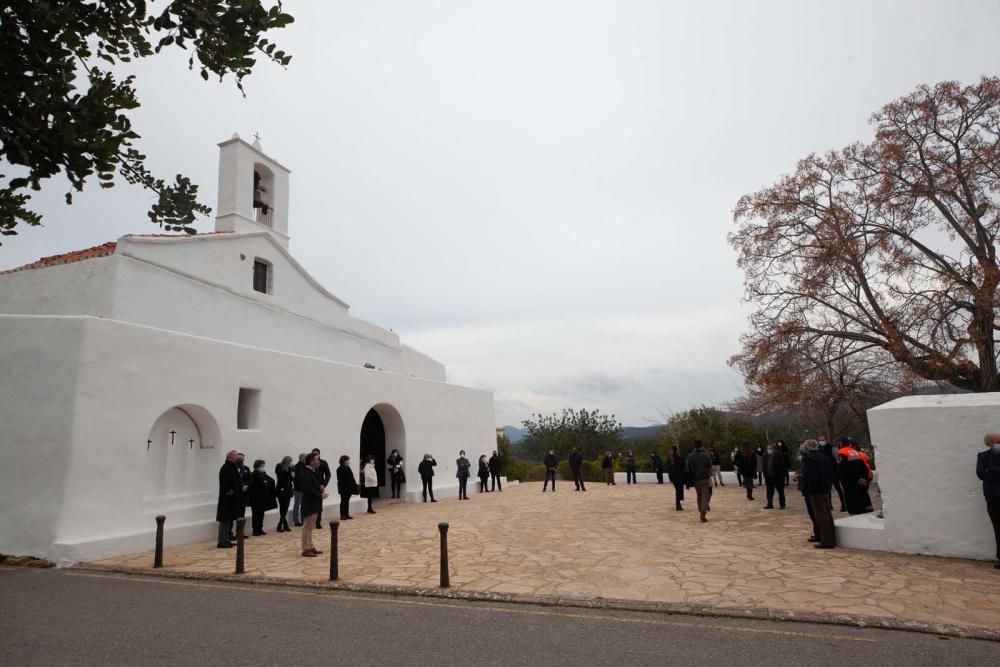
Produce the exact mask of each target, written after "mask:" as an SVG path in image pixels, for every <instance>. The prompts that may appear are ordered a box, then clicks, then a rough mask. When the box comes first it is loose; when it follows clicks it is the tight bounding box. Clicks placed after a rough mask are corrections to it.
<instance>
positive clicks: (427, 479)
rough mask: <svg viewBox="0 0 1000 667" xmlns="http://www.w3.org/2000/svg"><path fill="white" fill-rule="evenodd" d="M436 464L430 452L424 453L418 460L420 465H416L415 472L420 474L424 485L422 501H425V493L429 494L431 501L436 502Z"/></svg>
mask: <svg viewBox="0 0 1000 667" xmlns="http://www.w3.org/2000/svg"><path fill="white" fill-rule="evenodd" d="M437 464H438V462H437V461H435V460H434V457H433V456H431V455H430V454H424V458H423V460H422V461H420V465H418V466H417V474H419V475H420V481H421V483H423V485H424V490H423V494H424V502H425V503H426V502H427V494H428V493H429V494H430V495H431V502H432V503H436V502H437V501H436V500H434V466H436V465H437Z"/></svg>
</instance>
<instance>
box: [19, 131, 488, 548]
mask: <svg viewBox="0 0 1000 667" xmlns="http://www.w3.org/2000/svg"><path fill="white" fill-rule="evenodd" d="M219 146H220V151H221V156H220V165H219V201H218V207H217V216H218V217H217V218H216V226H215V232H214V233H208V234H197V235H193V236H187V235H158V234H134V235H127V236H123V237H122V238H120V239H118V240H117V241H115V242H109V243H105V244H104V245H101V246H97V247H95V248H89V249H87V250H81V251H78V252H72V253H67V254H64V255H58V256H55V257H48V258H45V259H42V260H39V261H38V262H35V263H33V264H28V265H26V266H23V267H20V268H17V269H12V270H9V271H4V272H0V378H2V382H0V456H2V459H0V460H2V461H3V463H2V465H0V553H6V554H18V555H20V554H30V555H35V556H41V557H45V558H48V559H50V560H53V561H56V562H57V563H71V562H75V561H80V560H89V559H94V558H100V557H106V556H112V555H118V554H124V553H133V552H139V551H145V550H149V549H151V548H152V545H153V535H154V532H155V521H154V517H155V516H156V515H158V514H164V515H165V516H166V517H167V522H166V541H167V543H168V544H180V543H184V542H191V541H195V540H202V539H211V538H212V537H213V536H214V534H215V533H214V530H215V527H216V524H215V523H214V519H215V509H216V499H217V489H218V471H219V467H220V465H221V464H222V462H223V459H224V457H225V453H226V452H227V451H228V450H232V449H235V450H239V451H242V452H245V453H246V457H247V464H248V465H250V464H251V463H252V462H253V460H254V459H257V458H260V459H264V460H265V461H266V462H267V467H268V472H269V473H271V474H273V469H274V465H275V464H276V463H277V462H278V461H279V460H280V459H281V457H282V456H284V455H286V454H287V455H290V456H292V457H293V458H295V457H297V455H298V454H299V453H301V452H306V451H309V450H310V449H312V448H313V447H319V448H320V449H321V450H322V454H323V458H325V459H327V460H328V461H329V462H330V464H331V468H335V467H336V464H337V458H338V457H339V456H340V455H341V454H347V455H349V456H350V457H351V466H352V468H353V470H354V472H355V474H357V470H358V464H359V459H360V458H361V456H362V455H363V454H366V453H368V452H372V453H374V455H375V457H376V461H377V462H380V463H381V464H382V465H380V466H379V469H380V483H387V482H386V480H384V479H383V477H384V473H385V466H384V462H385V458H386V456H387V453H388V452H389V451H391V450H392V449H393V448H396V449H398V450H399V451H400V452H401V454H402V455H403V457H404V462H405V473H406V478H407V483H406V485H405V486H404V489H403V495H404V498H405V499H406V500H408V501H413V500H416V499H417V498H418V497H419V495H420V479H419V475H418V474H417V464H418V463H419V461H420V458H421V457H422V456H423V454H424V453H431V454H432V455H434V456H435V457H436V459H437V461H438V466H437V470H436V473H437V475H436V477H435V486H436V487H439V488H441V489H442V490H446V489H447V488H448V487H454V486H456V485H457V481H456V479H455V459H456V458H457V452H458V451H459V450H460V449H465V450H466V451H467V452H468V453H469V456H470V458H474V457H475V456H478V455H479V454H480V453H489V452H490V451H492V450H493V449H494V448H495V430H494V429H495V419H494V412H493V396H492V394H491V393H489V392H487V391H480V390H476V389H469V388H466V387H459V386H456V385H452V384H448V382H447V381H446V377H445V369H444V366H443V365H442V364H441V363H439V362H437V361H435V360H434V359H431V358H430V357H427V356H426V355H424V354H421V353H420V352H418V351H417V350H414V349H413V348H410V347H407V346H406V345H404V344H402V343H401V342H400V340H399V336H398V335H396V334H395V333H393V332H391V331H389V330H386V329H383V328H382V327H379V326H376V325H374V324H371V323H368V322H365V321H362V320H359V319H356V318H354V317H352V316H351V313H350V307H349V306H348V304H347V303H345V302H344V301H343V300H341V299H340V298H338V297H337V296H335V295H334V294H332V293H330V292H329V291H327V290H326V289H324V287H323V286H322V285H320V284H319V283H318V282H316V280H315V279H313V278H312V277H311V276H310V275H309V274H308V273H307V272H306V271H305V270H304V269H303V268H302V266H300V265H299V264H298V263H297V262H296V261H295V259H294V258H293V257H292V256H291V255H290V254H289V252H288V239H289V237H288V231H289V230H288V176H289V171H288V170H287V169H286V168H285V167H283V166H282V165H281V164H279V163H278V162H276V161H275V160H273V159H272V158H270V157H268V156H267V155H265V154H264V153H263V152H262V151H261V149H260V146H259V145H257V144H255V145H250V144H248V143H247V142H245V141H243V140H241V139H240V138H239V137H237V136H234V137H233V138H232V139H230V140H228V141H225V142H223V143H221V144H220V145H219ZM470 486H472V485H470ZM382 495H383V497H386V496H388V487H386V488H385V489H384V490H383V494H382ZM337 500H338V499H337V497H336V495H335V494H332V495H331V498H330V499H329V500H328V501H327V503H328V510H327V512H326V513H325V514H329V515H330V516H331V517H332V514H333V513H336V502H337ZM357 502H360V501H357ZM330 503H332V505H330ZM248 516H249V511H248ZM268 523H270V520H269V522H268Z"/></svg>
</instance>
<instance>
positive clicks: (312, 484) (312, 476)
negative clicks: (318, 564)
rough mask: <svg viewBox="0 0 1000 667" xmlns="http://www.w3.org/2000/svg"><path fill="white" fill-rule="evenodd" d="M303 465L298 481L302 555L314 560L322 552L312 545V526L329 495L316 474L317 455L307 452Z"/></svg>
mask: <svg viewBox="0 0 1000 667" xmlns="http://www.w3.org/2000/svg"><path fill="white" fill-rule="evenodd" d="M305 464H306V465H305V467H304V468H303V469H302V477H301V478H300V479H299V489H300V490H301V491H302V540H301V541H302V555H303V556H304V557H305V558H315V557H316V556H318V555H319V554H321V553H323V552H322V551H320V550H319V549H317V548H316V546H315V545H314V544H313V539H312V533H313V526H315V525H316V517H317V516H319V514H320V512H322V511H323V499H324V498H326V497H327V496H328V495H329V494H327V492H326V491H325V490H324V489H323V486H322V485H321V484H320V483H319V481H320V478H319V475H318V474H317V472H316V469H317V468H318V467H319V455H318V454H314V453H313V452H309V453H308V454H306V460H305Z"/></svg>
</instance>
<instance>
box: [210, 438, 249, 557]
mask: <svg viewBox="0 0 1000 667" xmlns="http://www.w3.org/2000/svg"><path fill="white" fill-rule="evenodd" d="M238 456H239V454H238V453H237V452H236V450H233V451H231V452H229V453H228V454H226V461H225V463H223V464H222V467H221V468H219V502H218V505H216V509H215V520H216V521H218V522H219V539H218V544H217V546H218V548H220V549H231V548H232V547H233V542H232V530H233V521H235V520H236V519H238V518H239V517H241V516H243V513H244V512H245V511H246V509H245V508H246V504H245V501H244V492H243V481H242V479H241V478H240V471H239V467H238V464H237V460H238Z"/></svg>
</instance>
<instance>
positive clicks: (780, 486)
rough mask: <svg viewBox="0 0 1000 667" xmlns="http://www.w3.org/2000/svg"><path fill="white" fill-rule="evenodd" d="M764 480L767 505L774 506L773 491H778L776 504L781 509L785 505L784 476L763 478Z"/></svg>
mask: <svg viewBox="0 0 1000 667" xmlns="http://www.w3.org/2000/svg"><path fill="white" fill-rule="evenodd" d="M764 482H765V483H766V484H767V505H768V507H774V492H775V491H777V492H778V504H779V505H780V506H781V508H782V509H784V507H785V480H784V478H778V479H770V478H765V479H764Z"/></svg>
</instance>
